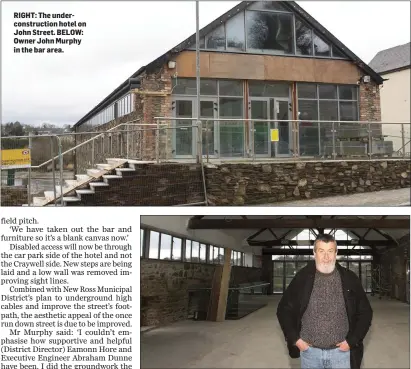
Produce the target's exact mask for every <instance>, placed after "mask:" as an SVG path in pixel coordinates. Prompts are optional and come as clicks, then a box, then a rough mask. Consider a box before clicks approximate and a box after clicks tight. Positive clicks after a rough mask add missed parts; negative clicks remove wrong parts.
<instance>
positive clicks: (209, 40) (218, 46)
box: [205, 24, 225, 50]
mask: <svg viewBox="0 0 411 369" xmlns="http://www.w3.org/2000/svg"><path fill="white" fill-rule="evenodd" d="M205 42H206V49H215V50H225V30H224V24H223V25H221V26H220V27H218V28H217V29H215V30H214V31H213V32H211V33H210V34H208V35H207V36H206V37H205Z"/></svg>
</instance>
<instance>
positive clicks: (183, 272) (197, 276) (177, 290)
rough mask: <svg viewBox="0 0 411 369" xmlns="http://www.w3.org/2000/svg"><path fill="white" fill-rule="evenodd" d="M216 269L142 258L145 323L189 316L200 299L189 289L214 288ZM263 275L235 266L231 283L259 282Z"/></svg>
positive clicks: (194, 264) (176, 319) (167, 321)
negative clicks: (213, 281)
mask: <svg viewBox="0 0 411 369" xmlns="http://www.w3.org/2000/svg"><path fill="white" fill-rule="evenodd" d="M214 269H215V265H212V264H197V263H184V262H178V261H167V260H152V259H141V262H140V275H141V282H140V286H141V292H140V295H141V325H142V326H150V325H163V324H168V323H172V322H175V321H178V320H183V319H187V318H188V317H189V315H190V314H191V313H192V312H193V310H195V307H194V305H195V304H196V303H198V299H199V295H198V294H197V295H196V294H195V293H193V292H190V291H189V289H193V290H195V289H199V288H211V284H212V280H213V275H214ZM260 275H261V270H260V269H257V268H245V267H238V266H233V267H232V268H231V282H230V284H232V283H233V282H235V283H245V282H246V281H247V282H257V281H260V280H261V279H260ZM205 293H207V292H205ZM203 295H204V294H203ZM200 298H201V296H200ZM193 300H196V301H193Z"/></svg>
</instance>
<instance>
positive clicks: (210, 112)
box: [200, 98, 218, 157]
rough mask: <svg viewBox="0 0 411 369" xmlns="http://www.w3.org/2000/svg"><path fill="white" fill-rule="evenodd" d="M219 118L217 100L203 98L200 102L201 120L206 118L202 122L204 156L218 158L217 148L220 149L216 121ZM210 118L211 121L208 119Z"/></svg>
mask: <svg viewBox="0 0 411 369" xmlns="http://www.w3.org/2000/svg"><path fill="white" fill-rule="evenodd" d="M217 117H218V104H217V99H213V98H209V99H205V98H202V99H201V100H200V118H205V119H202V120H201V123H202V130H203V134H202V136H203V156H207V155H208V156H211V157H213V156H216V153H217V151H216V147H218V145H217V142H216V137H217V136H218V135H216V132H215V131H216V129H215V127H216V125H215V121H214V119H216V118H217ZM208 118H209V119H208Z"/></svg>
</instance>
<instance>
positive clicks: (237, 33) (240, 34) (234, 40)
mask: <svg viewBox="0 0 411 369" xmlns="http://www.w3.org/2000/svg"><path fill="white" fill-rule="evenodd" d="M225 28H226V33H227V50H245V31H244V12H241V13H239V14H236V15H235V16H234V17H233V18H231V19H230V20H228V21H227V23H226V25H225Z"/></svg>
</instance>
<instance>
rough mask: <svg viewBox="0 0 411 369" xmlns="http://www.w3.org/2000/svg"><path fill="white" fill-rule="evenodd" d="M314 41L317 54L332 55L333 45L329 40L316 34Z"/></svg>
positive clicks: (315, 53)
mask: <svg viewBox="0 0 411 369" xmlns="http://www.w3.org/2000/svg"><path fill="white" fill-rule="evenodd" d="M313 43H314V55H315V56H331V46H330V44H329V43H328V42H326V41H325V40H323V39H322V38H321V37H319V36H317V35H316V34H314V38H313Z"/></svg>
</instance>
